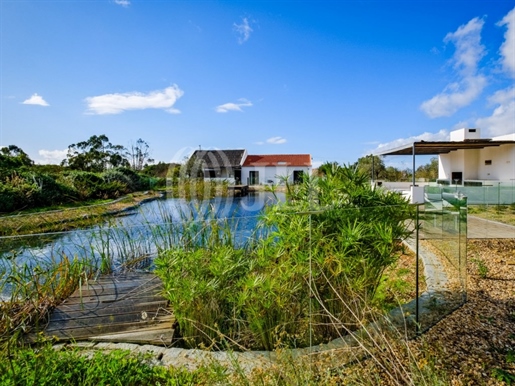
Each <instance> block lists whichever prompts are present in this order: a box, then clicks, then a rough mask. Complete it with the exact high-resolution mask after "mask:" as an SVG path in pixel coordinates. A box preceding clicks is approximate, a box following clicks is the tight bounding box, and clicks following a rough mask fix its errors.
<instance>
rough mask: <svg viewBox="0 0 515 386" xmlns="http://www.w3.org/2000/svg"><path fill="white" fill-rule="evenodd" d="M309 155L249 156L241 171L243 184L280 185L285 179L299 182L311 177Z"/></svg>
mask: <svg viewBox="0 0 515 386" xmlns="http://www.w3.org/2000/svg"><path fill="white" fill-rule="evenodd" d="M311 173H312V164H311V156H310V155H309V154H268V155H248V156H247V158H246V159H245V162H244V163H243V167H242V170H241V177H242V182H243V183H246V184H247V185H264V184H270V185H278V184H280V183H281V182H282V181H283V179H284V178H287V180H288V181H289V182H290V183H296V182H299V181H300V180H301V178H302V176H303V175H308V176H311Z"/></svg>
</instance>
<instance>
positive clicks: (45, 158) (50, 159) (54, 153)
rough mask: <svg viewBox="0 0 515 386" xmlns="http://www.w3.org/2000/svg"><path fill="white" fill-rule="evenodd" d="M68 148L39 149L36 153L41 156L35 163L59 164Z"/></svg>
mask: <svg viewBox="0 0 515 386" xmlns="http://www.w3.org/2000/svg"><path fill="white" fill-rule="evenodd" d="M67 153H68V149H65V150H45V149H42V150H39V151H38V154H39V155H40V156H41V158H40V159H39V160H37V163H39V164H60V163H61V161H62V160H64V159H65V158H66V154H67Z"/></svg>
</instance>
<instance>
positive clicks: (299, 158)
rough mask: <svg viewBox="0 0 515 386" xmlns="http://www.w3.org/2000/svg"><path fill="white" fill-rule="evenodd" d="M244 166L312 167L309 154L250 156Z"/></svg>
mask: <svg viewBox="0 0 515 386" xmlns="http://www.w3.org/2000/svg"><path fill="white" fill-rule="evenodd" d="M243 166H311V156H310V155H309V154H270V155H268V154H267V155H248V156H247V158H246V159H245V162H244V163H243Z"/></svg>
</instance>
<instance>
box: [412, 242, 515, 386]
mask: <svg viewBox="0 0 515 386" xmlns="http://www.w3.org/2000/svg"><path fill="white" fill-rule="evenodd" d="M467 254H468V267H467V270H468V279H469V280H468V301H467V303H466V304H465V305H463V306H462V307H461V308H459V309H458V310H456V311H454V312H453V313H452V314H451V315H449V316H448V317H446V318H445V319H443V320H442V321H440V322H439V323H438V324H436V325H435V326H434V327H433V328H431V329H430V330H429V331H428V332H427V333H426V334H425V335H424V336H423V337H422V338H421V339H420V341H417V342H414V343H413V347H414V349H415V350H417V351H418V352H419V355H421V353H424V355H427V354H428V353H429V354H430V355H431V356H432V357H433V358H437V361H436V363H435V368H436V369H437V370H439V371H441V372H442V373H446V374H447V376H448V378H449V383H450V384H451V385H502V384H508V385H513V384H515V240H514V239H503V240H496V239H485V240H469V243H468V253H467Z"/></svg>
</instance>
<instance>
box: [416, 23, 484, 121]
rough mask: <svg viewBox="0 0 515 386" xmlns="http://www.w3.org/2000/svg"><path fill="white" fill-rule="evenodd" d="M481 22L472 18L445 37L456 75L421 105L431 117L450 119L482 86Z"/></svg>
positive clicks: (468, 102) (477, 93)
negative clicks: (451, 50)
mask: <svg viewBox="0 0 515 386" xmlns="http://www.w3.org/2000/svg"><path fill="white" fill-rule="evenodd" d="M483 25H484V20H483V19H480V18H477V17H476V18H474V19H472V20H470V21H469V22H468V23H467V24H465V25H462V26H460V27H459V28H458V29H457V30H456V31H455V32H450V33H448V34H447V35H446V36H445V39H444V42H445V43H453V44H454V46H455V47H456V51H455V53H454V55H453V57H452V59H451V61H450V63H451V64H452V66H453V68H454V70H455V71H456V73H457V76H458V81H457V82H453V83H451V84H449V85H448V86H446V87H445V89H444V90H443V91H442V92H441V93H439V94H437V95H435V96H434V97H433V98H431V99H429V100H427V101H425V102H423V103H422V104H421V106H420V109H421V110H422V111H423V112H424V113H426V114H427V115H428V116H429V117H431V118H437V117H444V116H450V115H452V114H454V113H455V112H456V111H458V110H459V109H460V108H462V107H465V106H467V105H469V104H470V103H471V102H472V101H473V100H474V99H476V98H477V97H478V96H479V95H480V94H481V92H482V91H483V89H484V88H485V86H486V83H487V82H486V77H485V76H483V75H481V74H479V73H478V63H479V61H480V60H481V59H482V58H483V57H484V56H485V47H484V46H483V45H482V44H481V31H482V29H483Z"/></svg>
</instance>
